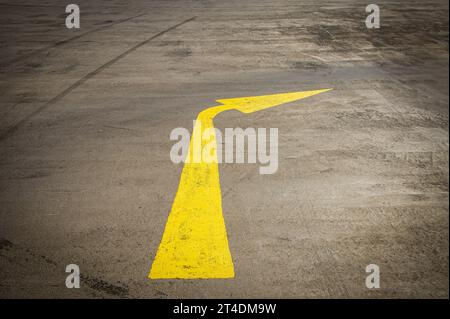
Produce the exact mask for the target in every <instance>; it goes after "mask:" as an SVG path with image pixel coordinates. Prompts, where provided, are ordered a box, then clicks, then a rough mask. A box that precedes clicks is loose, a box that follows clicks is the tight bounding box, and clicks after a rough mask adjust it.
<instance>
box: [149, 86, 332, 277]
mask: <svg viewBox="0 0 450 319" xmlns="http://www.w3.org/2000/svg"><path fill="white" fill-rule="evenodd" d="M329 90H330V89H325V90H315V91H304V92H294V93H282V94H273V95H264V96H254V97H244V98H233V99H224V100H217V102H219V103H221V104H222V105H219V106H213V107H210V108H207V109H205V110H203V111H202V112H200V114H199V115H198V117H197V120H196V122H195V125H194V131H193V133H192V136H191V141H190V144H189V152H188V155H187V159H186V161H185V164H184V166H183V171H182V173H181V178H180V184H179V186H178V191H177V194H176V196H175V199H174V202H173V205H172V210H171V211H170V214H169V217H168V219H167V223H166V228H165V230H164V234H163V237H162V240H161V243H160V245H159V248H158V251H157V253H156V257H155V260H154V261H153V265H152V268H151V270H150V274H149V278H151V279H163V278H165V279H169V278H180V279H199V278H233V277H234V267H233V261H232V259H231V254H230V249H229V247H228V238H227V232H226V228H225V222H224V219H223V215H222V194H221V190H220V180H219V168H218V164H217V152H216V150H217V143H216V137H215V134H214V131H213V129H214V123H213V119H214V117H215V116H216V115H217V114H219V113H220V112H223V111H226V110H231V109H236V110H239V111H241V112H243V113H252V112H255V111H259V110H263V109H266V108H269V107H273V106H277V105H281V104H285V103H288V102H293V101H295V100H299V99H303V98H306V97H309V96H312V95H316V94H319V93H322V92H326V91H329ZM207 130H208V132H211V134H210V135H209V137H210V138H209V140H208V139H206V140H205V139H204V135H203V133H204V132H205V131H207ZM202 137H203V138H202ZM206 145H208V151H209V152H210V154H208V156H212V157H213V158H215V159H216V160H215V161H207V162H206V161H204V160H203V158H204V156H202V155H203V154H202V151H204V150H205V146H206Z"/></svg>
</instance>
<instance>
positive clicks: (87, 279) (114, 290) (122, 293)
mask: <svg viewBox="0 0 450 319" xmlns="http://www.w3.org/2000/svg"><path fill="white" fill-rule="evenodd" d="M12 249H15V250H19V251H23V252H25V253H26V254H27V255H29V256H31V257H33V258H35V259H37V260H41V261H44V262H45V263H47V264H49V265H52V266H55V267H57V268H58V269H59V268H61V269H64V266H63V265H60V264H58V263H57V262H55V261H54V260H52V259H51V258H48V257H47V256H44V255H40V254H37V253H35V252H33V251H31V250H29V249H28V248H24V247H21V246H18V245H16V244H13V243H12V242H10V241H9V240H7V239H4V238H2V237H0V251H1V250H12ZM3 257H4V256H2V258H3ZM80 279H81V281H82V283H83V284H85V285H86V286H88V287H89V288H91V289H93V290H95V291H97V292H102V293H107V294H109V295H112V296H117V297H120V298H126V297H128V295H129V288H128V287H127V286H119V285H114V284H111V283H109V282H107V281H104V280H102V279H99V278H96V277H92V276H89V275H85V274H80Z"/></svg>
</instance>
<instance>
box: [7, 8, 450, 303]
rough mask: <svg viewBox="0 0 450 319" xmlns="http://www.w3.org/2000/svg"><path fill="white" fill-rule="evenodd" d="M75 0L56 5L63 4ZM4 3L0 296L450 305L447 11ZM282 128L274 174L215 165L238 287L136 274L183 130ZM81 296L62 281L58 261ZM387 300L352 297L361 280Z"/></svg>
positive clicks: (144, 264)
mask: <svg viewBox="0 0 450 319" xmlns="http://www.w3.org/2000/svg"><path fill="white" fill-rule="evenodd" d="M68 3H69V2H68ZM76 3H77V4H79V5H80V8H81V28H80V29H79V30H74V29H71V30H69V29H66V28H65V25H64V20H65V16H66V13H65V6H64V3H63V2H61V1H56V0H47V1H25V0H18V1H12V0H1V1H0V42H1V48H0V50H1V51H0V70H1V71H0V297H2V298H12V297H28V298H29V297H44V298H47V297H48V298H50V297H74V298H77V297H106V298H111V297H123V298H131V297H143V298H166V297H168V298H173V297H194V298H197V297H198V298H201V297H219V298H222V297H224V298H228V297H276V298H278V297H289V298H315V297H319V298H330V297H331V298H333V297H344V298H347V297H358V298H364V297H395V298H406V297H414V298H423V297H439V298H444V297H448V267H449V265H448V250H449V247H448V239H449V238H448V220H449V214H448V179H449V178H448V176H449V175H448V150H449V148H448V110H449V108H448V103H449V100H448V97H449V92H448V82H449V81H448V62H449V61H448V60H449V58H448V1H447V0H433V1H426V2H425V1H419V0H412V1H407V2H405V1H397V2H395V1H378V2H377V4H379V5H380V8H381V23H382V26H381V29H378V30H375V29H372V30H368V29H366V27H365V24H364V20H365V17H366V13H365V5H367V3H366V1H356V0H355V1H351V0H343V1H322V0H314V1H312V0H277V1H275V0H247V1H243V0H231V1H221V0H217V1H208V0H204V1H181V0H179V1H176V0H174V1H143V0H128V1H125V0H114V1H84V0H83V1H81V0H78V1H76ZM323 88H334V90H333V91H330V92H327V93H325V94H320V95H317V96H315V97H311V98H308V99H305V100H301V101H298V102H294V103H291V104H289V105H286V106H283V107H281V108H274V109H268V110H264V111H261V112H258V113H255V114H248V115H243V114H240V113H238V112H235V111H230V112H227V113H224V114H221V115H220V116H218V117H217V118H216V119H215V125H216V127H218V128H221V129H223V128H225V127H243V128H245V127H255V128H258V127H277V128H279V135H280V137H279V169H278V172H277V173H276V174H274V175H260V174H259V173H258V170H259V165H256V164H221V165H220V166H219V168H220V181H221V187H222V196H223V198H222V201H223V215H224V219H225V222H226V226H227V232H228V241H229V245H230V251H231V255H232V258H233V263H234V271H235V278H234V279H223V280H185V281H182V280H150V279H148V278H147V275H148V272H149V269H150V266H151V263H152V261H153V258H154V256H155V253H156V249H157V248H158V245H159V243H160V240H161V236H162V233H163V231H164V226H165V223H166V220H167V216H168V213H169V211H170V209H171V205H172V202H173V198H174V195H175V192H176V190H177V187H178V181H179V177H180V172H181V165H175V164H173V163H172V162H171V161H170V158H169V152H170V149H171V146H172V144H173V142H171V141H170V140H169V134H170V132H171V130H172V129H174V128H176V127H186V128H189V129H192V120H193V119H195V118H196V116H197V114H198V112H199V111H200V110H202V109H204V108H205V107H208V106H212V105H216V104H217V103H216V102H214V101H215V100H217V99H221V98H222V99H226V98H233V97H240V96H252V95H264V94H271V93H279V92H294V91H304V90H317V89H323ZM70 263H75V264H78V265H79V266H80V268H81V274H82V282H81V285H82V287H81V288H80V289H67V288H65V284H64V282H65V277H66V273H65V272H64V270H65V267H66V265H68V264H70ZM371 263H375V264H377V265H379V266H380V268H381V288H380V289H377V290H369V289H367V288H366V287H365V283H364V282H365V276H366V273H365V267H366V265H368V264H371Z"/></svg>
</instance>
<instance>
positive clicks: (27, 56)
mask: <svg viewBox="0 0 450 319" xmlns="http://www.w3.org/2000/svg"><path fill="white" fill-rule="evenodd" d="M146 14H147V13H141V14H138V15H135V16H132V17H128V18H126V19H122V20H118V21H115V22H112V23H109V24H106V25H103V26H101V27H98V28H95V29H92V30H89V31H86V32H84V33H81V34H78V35H75V36H73V37H71V38H68V39H64V40H59V41H57V42H55V43H53V44H50V45H48V46H45V47H43V48H40V49H36V50H33V51H32V52H30V53H28V54H25V55H22V56H19V57H17V58H15V59H13V60H11V61H9V62H7V63H5V64H3V65H0V67H2V68H6V67H11V66H14V65H15V64H17V63H18V62H21V61H23V60H25V59H27V58H29V57H31V56H33V55H37V54H39V53H42V52H44V51H47V50H51V49H54V48H56V47H59V46H61V45H64V44H67V43H69V42H72V41H74V40H78V39H79V38H82V37H84V36H86V35H89V34H92V33H95V32H98V31H102V30H104V29H107V28H109V27H112V26H114V25H117V24H121V23H125V22H128V21H130V20H133V19H136V18H139V17H141V16H143V15H146Z"/></svg>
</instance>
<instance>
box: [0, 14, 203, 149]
mask: <svg viewBox="0 0 450 319" xmlns="http://www.w3.org/2000/svg"><path fill="white" fill-rule="evenodd" d="M195 18H196V17H195V16H194V17H191V18H189V19H186V20H184V21H182V22H180V23H177V24H175V25H173V26H171V27H170V28H167V29H165V30H163V31H161V32H159V33H157V34H155V35H153V36H151V37H150V38H148V39H146V40H144V41H142V42H139V43H138V44H136V45H135V46H133V47H131V48H129V49H128V50H126V51H125V52H123V53H121V54H120V55H118V56H116V57H115V58H113V59H112V60H110V61H108V62H106V63H105V64H103V65H101V66H100V67H98V68H97V69H95V70H94V71H91V72H89V73H88V74H86V75H85V76H83V77H82V78H80V79H79V80H78V81H76V82H75V83H73V84H72V85H71V86H69V87H68V88H67V89H65V90H63V91H62V92H61V93H59V94H58V95H56V96H55V97H53V98H52V99H50V100H49V101H47V102H46V103H44V104H43V105H41V106H40V107H38V108H37V109H36V110H34V111H33V112H31V113H30V114H28V115H27V116H25V117H24V118H22V119H21V120H19V121H18V122H16V124H14V125H13V126H11V127H10V128H8V129H7V130H6V131H5V132H3V133H2V134H0V142H2V141H3V140H5V139H7V138H8V137H10V136H11V135H13V134H14V133H15V132H16V131H17V130H18V129H19V128H20V127H21V126H22V125H24V124H25V123H26V122H27V121H28V120H29V119H31V118H32V117H34V116H35V115H37V114H39V113H40V112H42V111H43V110H45V109H47V108H48V107H49V106H51V105H53V104H55V103H56V102H58V101H59V100H61V99H62V98H64V97H65V96H66V95H68V94H69V93H71V92H72V91H73V90H75V89H76V88H78V87H79V86H81V85H82V84H84V83H85V82H86V81H87V80H89V79H90V78H92V77H94V76H96V75H97V74H99V73H100V72H101V71H103V70H104V69H106V68H108V67H110V66H111V65H113V64H114V63H116V62H117V61H119V60H120V59H122V58H124V57H126V56H127V55H128V54H130V53H132V52H133V51H135V50H137V49H139V48H140V47H142V46H143V45H145V44H147V43H148V42H150V41H152V40H153V39H155V38H157V37H160V36H162V35H163V34H165V33H167V32H169V31H172V30H174V29H176V28H177V27H179V26H181V25H183V24H185V23H188V22H190V21H192V20H194V19H195Z"/></svg>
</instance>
